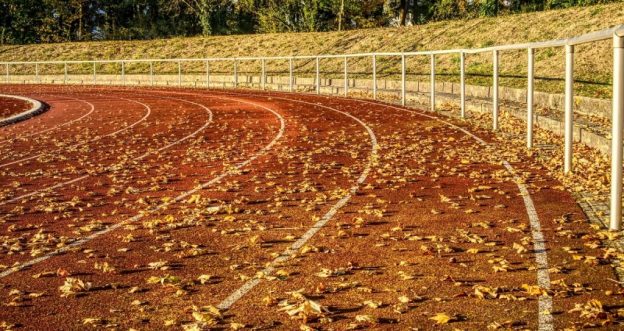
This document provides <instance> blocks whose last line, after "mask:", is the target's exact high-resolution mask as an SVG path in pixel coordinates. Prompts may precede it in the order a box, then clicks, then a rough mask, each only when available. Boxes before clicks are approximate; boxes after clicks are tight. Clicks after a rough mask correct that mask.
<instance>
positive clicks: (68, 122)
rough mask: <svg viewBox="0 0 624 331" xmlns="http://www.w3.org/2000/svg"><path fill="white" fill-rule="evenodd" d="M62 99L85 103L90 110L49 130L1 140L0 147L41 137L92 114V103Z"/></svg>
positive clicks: (93, 107)
mask: <svg viewBox="0 0 624 331" xmlns="http://www.w3.org/2000/svg"><path fill="white" fill-rule="evenodd" d="M64 98H66V99H70V100H75V101H79V102H83V103H86V104H87V105H89V107H90V108H91V109H90V110H89V111H88V112H87V113H86V114H84V115H82V116H80V117H78V118H75V119H73V120H70V121H67V122H64V123H61V124H58V125H55V126H53V127H51V128H47V129H44V130H41V131H37V132H34V133H31V134H27V135H22V136H19V137H14V138H9V139H5V140H2V141H0V145H5V144H7V143H9V142H11V141H15V140H19V139H24V138H29V137H33V136H38V135H41V134H43V133H46V132H48V131H52V130H54V129H58V128H60V127H63V126H66V125H70V124H72V123H74V122H77V121H80V120H82V119H83V118H85V117H87V116H89V115H91V114H92V113H93V111H94V110H95V106H94V105H93V104H92V103H90V102H88V101H85V100H82V99H77V98H71V97H64Z"/></svg>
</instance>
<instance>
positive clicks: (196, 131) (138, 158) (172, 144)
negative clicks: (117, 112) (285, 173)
mask: <svg viewBox="0 0 624 331" xmlns="http://www.w3.org/2000/svg"><path fill="white" fill-rule="evenodd" d="M161 98H165V97H161ZM167 99H172V100H179V101H183V102H186V103H189V104H193V105H197V106H199V107H201V108H204V109H205V110H206V112H207V113H208V120H207V121H206V123H204V125H202V126H201V127H200V128H199V129H197V130H195V131H194V132H193V133H191V134H189V135H187V136H185V137H183V138H181V139H178V140H176V141H174V142H172V143H169V144H167V145H165V146H163V147H160V148H158V149H156V150H151V151H147V152H145V153H144V154H143V155H140V156H137V157H135V158H133V159H132V161H140V160H143V159H144V158H146V157H148V156H149V155H150V154H153V153H157V152H161V151H164V150H166V149H168V148H171V147H172V146H175V145H177V144H179V143H181V142H183V141H185V140H188V139H190V138H192V137H194V136H196V135H197V134H198V133H200V132H201V131H203V130H204V129H205V128H206V127H208V125H210V123H212V116H213V114H212V111H211V110H210V109H209V108H208V107H206V106H204V105H202V104H199V103H195V102H192V101H188V100H183V99H177V98H167ZM112 170H114V167H113V166H109V167H107V168H106V169H105V170H104V171H103V172H102V173H106V172H109V171H112ZM100 174H101V173H100ZM89 177H91V175H90V174H87V175H83V176H80V177H77V178H74V179H71V180H68V181H65V182H62V183H58V184H55V185H52V186H48V187H46V188H42V189H39V190H35V191H33V192H29V193H26V194H23V195H20V196H18V197H15V198H11V199H9V200H5V201H0V206H3V205H6V204H9V203H13V202H17V201H19V200H22V199H25V198H28V197H31V196H33V195H37V194H41V193H48V192H51V191H53V190H56V189H58V188H61V187H64V186H67V185H70V184H73V183H77V182H80V181H82V180H84V179H86V178H89Z"/></svg>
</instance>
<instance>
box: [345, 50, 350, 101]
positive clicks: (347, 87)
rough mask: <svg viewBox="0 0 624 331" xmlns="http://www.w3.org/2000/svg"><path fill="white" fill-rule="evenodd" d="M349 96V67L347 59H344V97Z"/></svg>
mask: <svg viewBox="0 0 624 331" xmlns="http://www.w3.org/2000/svg"><path fill="white" fill-rule="evenodd" d="M348 95H349V66H348V62H347V57H346V56H345V57H344V96H345V97H346V96H348Z"/></svg>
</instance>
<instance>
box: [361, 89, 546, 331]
mask: <svg viewBox="0 0 624 331" xmlns="http://www.w3.org/2000/svg"><path fill="white" fill-rule="evenodd" d="M351 100H353V99H351ZM357 101H359V102H361V103H366V104H372V105H378V106H385V107H387V108H392V109H397V110H401V111H405V112H409V113H412V114H416V115H420V116H424V117H427V118H430V119H434V120H436V121H439V122H441V123H444V124H446V125H448V126H450V127H453V128H455V129H457V130H459V131H461V132H463V133H464V134H465V135H467V136H469V137H472V138H473V139H474V140H476V141H477V142H478V143H479V144H480V145H482V146H488V145H489V144H488V143H487V142H485V140H483V139H481V138H479V137H477V136H476V135H474V134H473V133H472V132H470V131H468V130H466V129H464V128H462V127H459V126H457V125H455V124H453V123H450V122H448V121H446V120H443V119H441V118H438V117H435V116H431V115H428V114H424V113H423V112H422V111H417V110H412V109H405V108H400V107H396V106H392V105H388V104H385V103H378V102H371V101H366V100H357ZM503 166H504V167H505V170H507V172H509V173H510V174H511V175H512V176H513V179H514V182H515V184H516V186H517V187H518V191H520V195H521V196H522V201H523V202H524V207H525V209H526V212H527V216H528V218H529V222H530V224H531V235H532V237H533V251H534V255H535V263H536V264H537V284H538V285H539V286H540V287H541V288H543V289H545V290H550V274H549V271H548V269H549V266H548V254H547V253H546V240H545V239H544V234H543V233H542V227H541V224H540V219H539V216H538V214H537V210H536V209H535V204H534V203H533V199H532V198H531V194H530V193H529V190H528V189H527V187H526V185H524V184H523V183H522V178H520V177H519V176H518V174H517V172H516V170H515V169H514V168H513V166H512V165H511V164H510V163H509V162H507V160H503ZM552 305H553V303H552V297H551V296H549V295H548V296H543V295H542V296H540V297H539V299H538V308H539V312H538V330H540V331H551V330H554V325H553V316H552V314H551V312H552Z"/></svg>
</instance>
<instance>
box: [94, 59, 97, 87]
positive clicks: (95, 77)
mask: <svg viewBox="0 0 624 331" xmlns="http://www.w3.org/2000/svg"><path fill="white" fill-rule="evenodd" d="M96 65H97V64H96V62H93V85H96V84H97V71H96V70H97V69H96Z"/></svg>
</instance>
